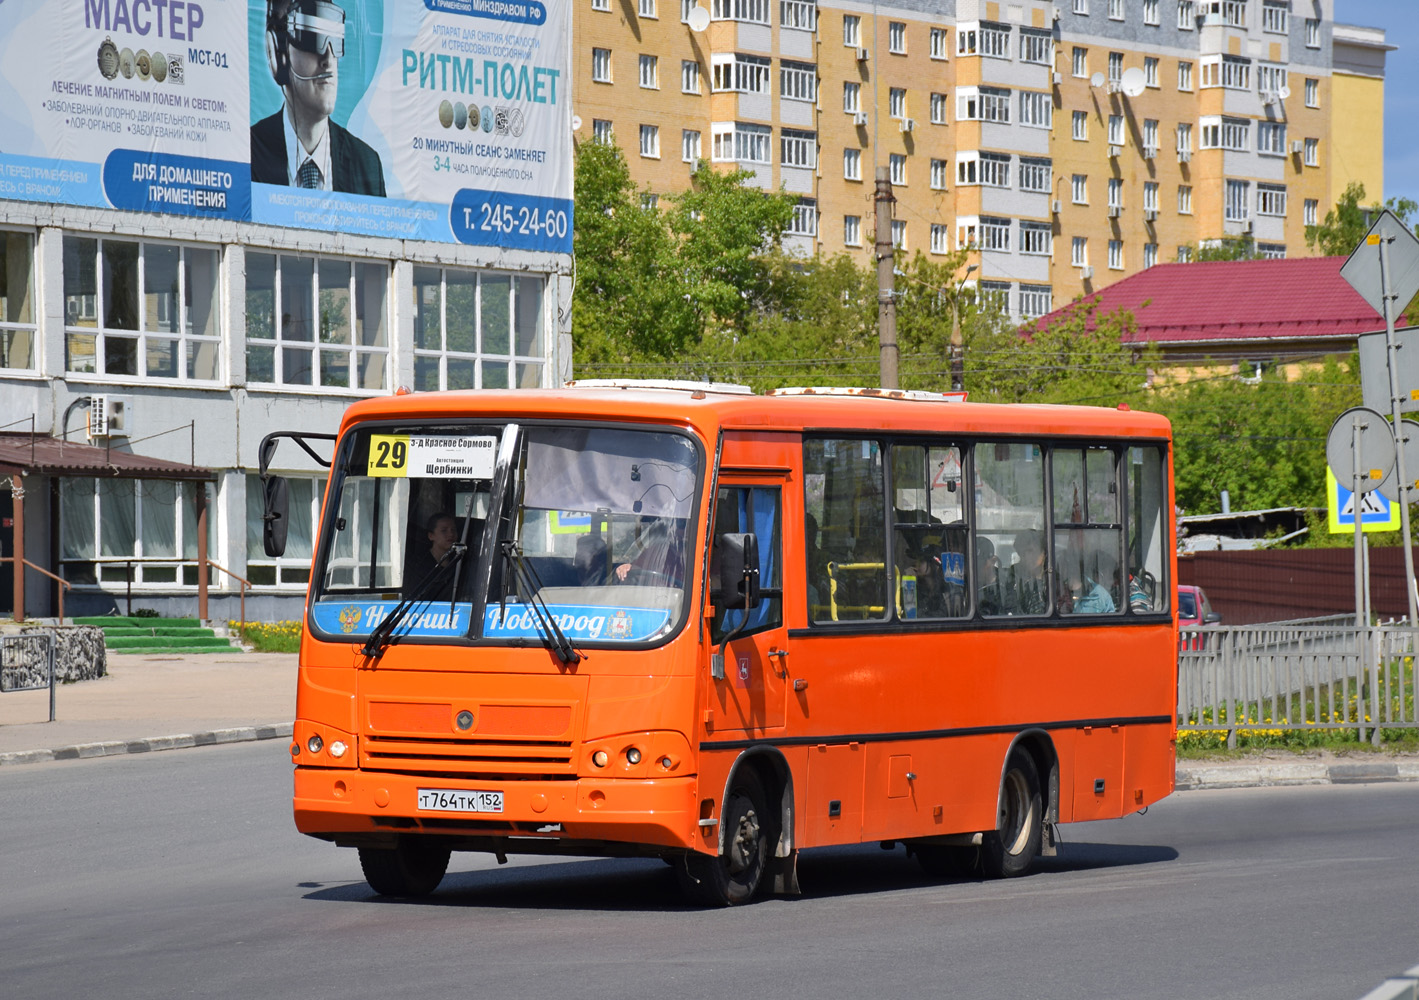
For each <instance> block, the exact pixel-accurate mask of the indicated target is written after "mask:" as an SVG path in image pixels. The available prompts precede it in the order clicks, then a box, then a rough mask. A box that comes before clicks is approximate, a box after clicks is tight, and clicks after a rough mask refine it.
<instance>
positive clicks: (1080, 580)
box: [1059, 553, 1115, 615]
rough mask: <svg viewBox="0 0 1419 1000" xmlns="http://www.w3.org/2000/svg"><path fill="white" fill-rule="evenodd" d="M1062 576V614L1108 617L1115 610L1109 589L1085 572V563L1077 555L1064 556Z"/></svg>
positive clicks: (1060, 606) (1061, 568) (1061, 566)
mask: <svg viewBox="0 0 1419 1000" xmlns="http://www.w3.org/2000/svg"><path fill="white" fill-rule="evenodd" d="M1059 562H1060V575H1061V577H1062V578H1063V581H1064V592H1063V593H1062V594H1061V596H1060V601H1059V610H1060V612H1061V613H1062V614H1075V615H1107V614H1112V613H1113V612H1114V610H1115V608H1114V599H1113V598H1112V597H1111V596H1110V595H1109V592H1108V590H1107V588H1105V587H1104V585H1103V584H1101V583H1099V582H1098V581H1097V580H1095V579H1093V578H1092V577H1090V576H1089V575H1088V574H1087V573H1085V572H1084V563H1083V560H1082V559H1081V558H1079V557H1078V555H1077V554H1075V553H1070V554H1067V555H1062V556H1061V558H1060V560H1059Z"/></svg>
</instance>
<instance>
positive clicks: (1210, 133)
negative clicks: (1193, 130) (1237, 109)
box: [1202, 116, 1251, 152]
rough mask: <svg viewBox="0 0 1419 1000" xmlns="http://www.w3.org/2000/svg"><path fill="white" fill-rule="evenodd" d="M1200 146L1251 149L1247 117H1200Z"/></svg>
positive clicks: (1206, 147) (1249, 125)
mask: <svg viewBox="0 0 1419 1000" xmlns="http://www.w3.org/2000/svg"><path fill="white" fill-rule="evenodd" d="M1202 148H1203V149H1231V150H1236V151H1238V152H1247V151H1249V150H1250V149H1251V121H1250V119H1247V118H1216V117H1213V116H1208V117H1205V118H1203V119H1202Z"/></svg>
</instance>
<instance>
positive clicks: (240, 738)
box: [0, 722, 293, 767]
mask: <svg viewBox="0 0 1419 1000" xmlns="http://www.w3.org/2000/svg"><path fill="white" fill-rule="evenodd" d="M292 728H293V727H292V724H291V723H289V722H282V723H275V724H273V725H267V726H239V727H237V728H235V729H213V730H209V731H207V732H202V733H184V734H181V735H178V736H149V737H147V738H146V739H141V740H110V741H108V742H106V743H76V744H74V745H72V746H67V747H56V748H55V749H53V750H15V751H10V752H6V753H0V767H4V766H6V765H10V764H41V763H44V762H46V761H51V760H81V759H84V758H88V757H113V756H117V755H119V754H129V753H152V752H155V751H158V750H184V749H187V748H188V747H207V746H216V745H217V744H220V743H249V742H251V741H253V740H279V739H283V738H286V737H289V736H290V735H291V731H292Z"/></svg>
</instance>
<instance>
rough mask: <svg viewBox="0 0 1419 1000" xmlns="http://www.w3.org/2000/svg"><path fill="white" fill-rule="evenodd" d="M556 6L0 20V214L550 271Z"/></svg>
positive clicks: (124, 12)
mask: <svg viewBox="0 0 1419 1000" xmlns="http://www.w3.org/2000/svg"><path fill="white" fill-rule="evenodd" d="M570 17H571V14H570V8H569V6H568V0H63V2H58V3H46V4H30V3H17V2H9V3H6V2H4V0H0V59H3V61H0V198H9V199H16V200H26V201H43V202H50V203H57V204H68V205H82V206H95V207H103V208H116V209H124V210H128V211H135V212H157V213H168V214H178V215H195V216H204V217H210V218H219V219H230V220H236V221H250V222H256V223H261V224H266V225H276V226H293V227H298V228H306V229H317V230H324V231H330V232H344V233H358V234H368V235H372V236H389V237H397V238H402V239H422V240H435V241H442V242H459V243H467V244H472V245H481V246H495V247H507V248H516V249H525V250H539V251H551V252H562V253H569V252H570V251H571V240H572V233H571V227H572V149H571V110H570V98H571V93H570V74H569V72H568V69H569V65H570Z"/></svg>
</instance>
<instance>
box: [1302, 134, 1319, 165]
mask: <svg viewBox="0 0 1419 1000" xmlns="http://www.w3.org/2000/svg"><path fill="white" fill-rule="evenodd" d="M1304 148H1305V151H1306V154H1305V155H1306V159H1305V163H1306V166H1308V167H1318V166H1320V140H1319V139H1307V140H1306V144H1305V147H1304Z"/></svg>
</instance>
